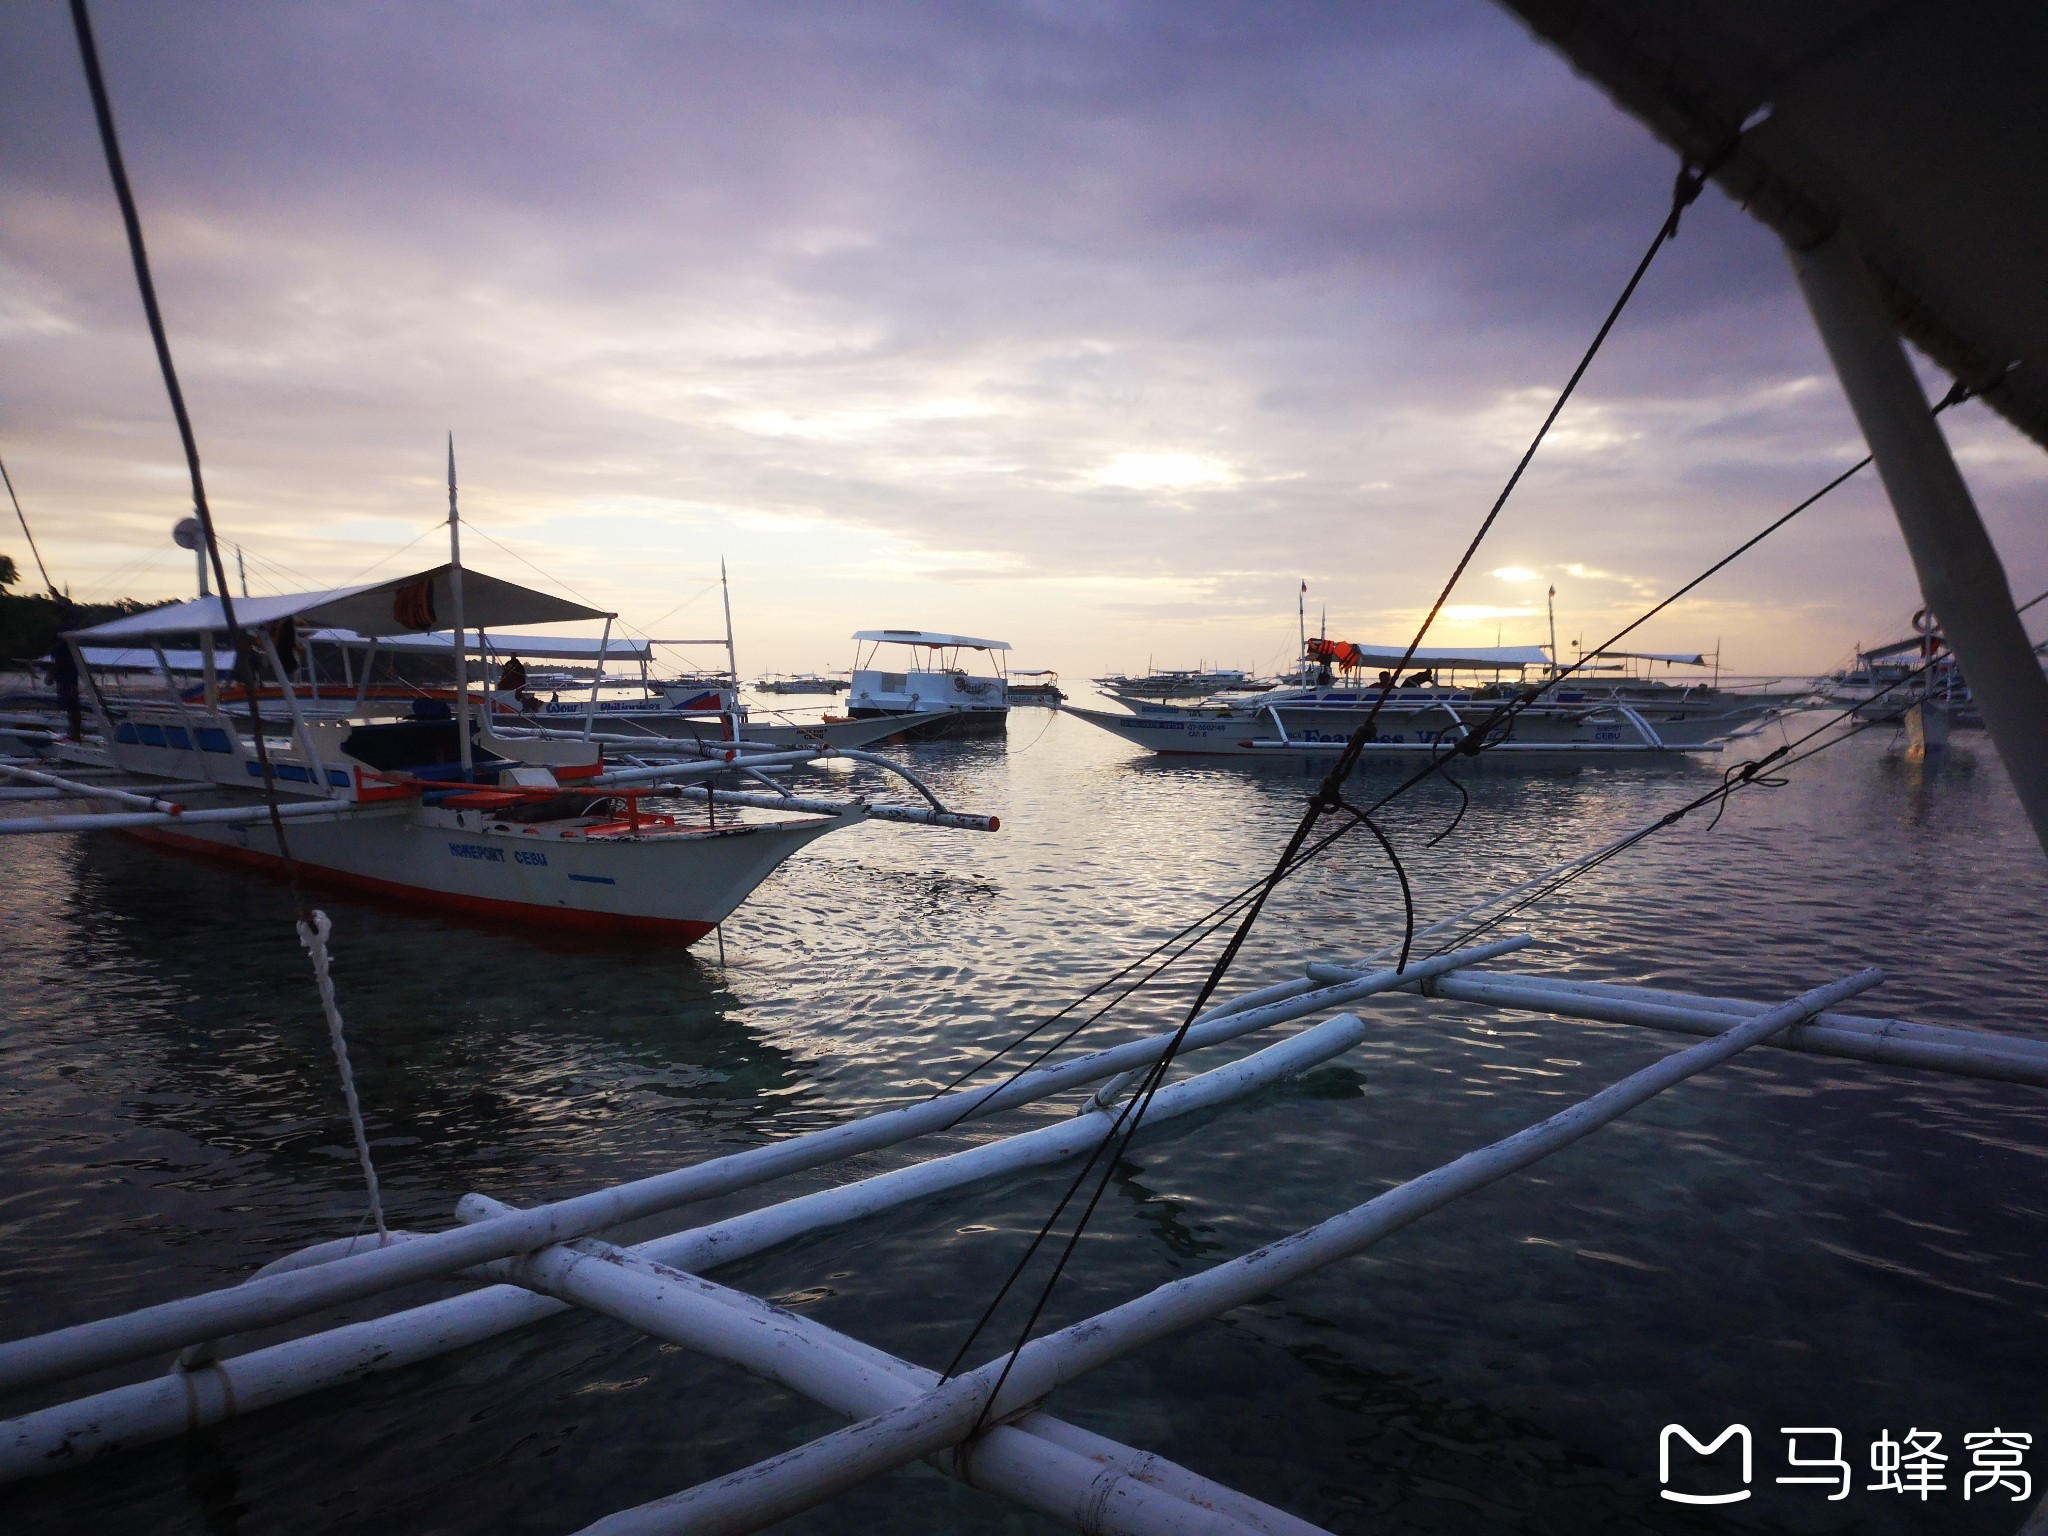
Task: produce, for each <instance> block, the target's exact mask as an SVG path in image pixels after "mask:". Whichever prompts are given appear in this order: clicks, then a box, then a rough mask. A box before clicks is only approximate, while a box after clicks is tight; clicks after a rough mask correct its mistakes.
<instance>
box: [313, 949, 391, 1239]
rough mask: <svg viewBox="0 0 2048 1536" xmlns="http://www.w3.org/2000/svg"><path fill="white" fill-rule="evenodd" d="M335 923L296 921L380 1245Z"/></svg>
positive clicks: (377, 1201)
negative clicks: (337, 970) (340, 992)
mask: <svg viewBox="0 0 2048 1536" xmlns="http://www.w3.org/2000/svg"><path fill="white" fill-rule="evenodd" d="M333 931H334V925H333V924H332V923H330V922H329V921H328V920H327V914H326V913H325V912H315V913H314V914H313V921H312V922H311V923H310V924H308V923H300V924H299V942H300V943H301V944H303V945H305V946H306V953H307V954H309V955H311V956H312V957H313V979H314V980H315V981H317V982H318V983H319V985H320V1006H321V1008H322V1009H323V1010H324V1011H325V1012H326V1014H327V1037H328V1039H330V1040H331V1041H333V1042H334V1065H335V1066H336V1067H337V1068H339V1069H340V1071H341V1096H342V1097H343V1098H344V1099H346V1100H347V1101H348V1123H349V1126H350V1128H351V1129H353V1130H354V1131H355V1134H356V1161H357V1162H359V1163H361V1164H362V1165H363V1182H364V1183H365V1184H367V1185H368V1186H369V1188H370V1215H371V1217H372V1218H373V1219H374V1220H375V1221H376V1223H377V1241H378V1243H379V1245H382V1244H384V1243H387V1242H389V1241H390V1240H391V1234H390V1232H389V1231H388V1230H387V1229H386V1228H385V1225H384V1197H383V1196H382V1195H381V1194H380V1193H378V1190H377V1166H376V1164H374V1163H372V1162H371V1161H370V1136H369V1132H367V1131H365V1130H364V1129H363V1106H362V1105H361V1104H359V1103H358V1102H357V1101H356V1079H355V1074H354V1073H353V1072H351V1071H350V1070H349V1065H348V1042H347V1040H345V1039H344V1038H343V1037H342V1032H341V1005H340V1004H339V1003H337V1002H335V1000H334V975H333V972H332V971H331V970H330V969H329V961H328V957H327V935H328V934H330V933H332V932H333Z"/></svg>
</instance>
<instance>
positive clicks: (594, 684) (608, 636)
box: [583, 614, 612, 741]
mask: <svg viewBox="0 0 2048 1536" xmlns="http://www.w3.org/2000/svg"><path fill="white" fill-rule="evenodd" d="M611 648H612V616H611V615H610V614H606V615H605V619H604V635H603V638H601V639H600V640H599V641H598V642H597V669H596V670H595V671H594V672H592V673H591V674H590V707H589V712H588V713H586V714H585V715H584V717H583V739H584V740H585V741H588V740H590V732H591V729H592V728H593V727H594V726H595V725H596V724H597V690H598V689H599V688H601V687H603V686H604V659H605V656H606V655H607V654H608V653H609V652H610V651H611Z"/></svg>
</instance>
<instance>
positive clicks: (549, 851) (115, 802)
mask: <svg viewBox="0 0 2048 1536" xmlns="http://www.w3.org/2000/svg"><path fill="white" fill-rule="evenodd" d="M465 606H466V607H467V608H468V610H469V612H470V613H472V614H474V615H475V616H476V617H477V618H478V619H480V620H482V621H483V626H484V627H487V628H499V627H506V626H516V625H522V624H539V623H558V622H564V621H571V620H584V619H604V620H606V621H607V622H609V620H610V619H611V617H612V616H611V615H608V614H605V613H603V612H601V611H599V610H597V609H594V608H587V607H584V606H583V605H581V604H578V603H571V602H567V601H565V600H564V599H562V598H558V597H554V596H552V595H550V594H548V593H545V592H540V591H537V590H535V589H533V588H530V587H522V586H519V585H516V584H514V583H512V582H506V581H501V580H498V579H496V578H494V577H490V576H486V575H483V574H482V573H480V572H476V571H470V572H467V573H464V572H462V570H461V568H460V566H459V565H454V564H451V565H444V566H440V567H437V568H435V569H432V570H427V571H421V572H418V573H416V574H414V575H411V576H405V577H401V578H398V579H396V580H392V581H384V582H378V583H376V584H374V585H371V586H362V587H348V588H339V589H336V590H332V591H323V592H303V593H296V594H291V595H286V596H280V597H257V598H243V599H241V600H240V602H239V603H238V604H237V613H236V617H237V619H238V621H239V622H240V624H241V625H242V627H243V629H244V631H245V632H246V633H249V634H253V635H256V636H259V637H260V639H259V647H260V651H261V655H262V659H263V661H264V662H265V663H266V664H267V669H268V672H269V676H270V678H271V679H272V680H273V682H274V683H275V698H276V702H274V703H273V704H272V705H271V708H272V709H273V710H281V712H282V718H266V719H265V720H264V730H263V737H264V739H263V740H262V741H261V742H260V743H259V741H258V740H257V737H256V733H255V732H254V731H253V730H252V729H251V727H250V725H249V714H248V711H247V701H246V700H245V699H241V698H240V697H239V690H231V689H226V688H223V687H222V686H221V679H220V676H219V671H220V668H219V665H218V661H217V659H216V653H215V651H214V649H213V644H214V641H215V639H216V637H218V636H221V635H223V634H224V632H225V629H226V625H225V620H224V617H223V613H222V608H221V604H220V601H219V599H217V598H214V597H211V596H208V597H202V598H198V599H195V600H193V601H191V602H186V603H180V604H176V605H173V606H171V607H167V608H157V609H152V610H150V611H148V612H146V613H140V614H134V615H131V616H129V617H126V618H122V619H116V620H114V621H112V622H110V623H107V624H102V625H98V626H96V627H94V628H91V629H86V630H80V631H77V632H74V633H72V634H71V635H69V636H67V637H66V640H67V643H68V644H70V645H71V646H72V647H73V649H74V654H78V653H81V652H85V651H88V650H91V649H96V648H100V647H110V646H113V647H123V648H128V649H146V650H149V651H151V652H153V653H155V654H156V655H157V656H158V660H159V663H160V668H161V670H162V672H163V673H164V674H165V675H169V674H170V673H171V663H170V661H169V659H168V656H167V655H166V654H165V647H167V646H168V645H170V644H172V643H178V644H180V645H181V646H185V645H189V642H190V640H191V638H192V637H193V636H198V637H199V639H200V645H199V651H200V654H201V657H202V668H203V671H204V677H205V680H204V683H203V685H202V692H201V695H200V697H198V698H187V697H185V696H184V694H183V692H182V691H180V690H177V689H175V688H173V689H168V690H165V691H164V692H163V694H162V695H161V696H158V697H147V696H139V695H133V694H131V695H127V696H116V695H112V694H109V693H106V692H103V691H101V690H100V689H99V688H98V687H97V686H96V685H95V686H93V687H92V688H91V699H90V702H91V707H92V712H93V714H94V716H95V717H96V719H97V721H98V724H99V739H98V741H97V742H76V743H73V742H67V741H64V740H61V739H59V738H57V737H56V736H55V734H54V732H51V733H44V735H43V736H42V737H41V739H40V742H39V745H40V746H41V748H42V751H43V753H44V755H45V757H46V758H47V759H48V762H47V763H46V764H45V765H42V766H35V767H31V766H28V765H26V764H22V763H19V762H16V763H12V764H0V778H6V779H9V780H11V781H12V782H13V783H14V784H15V785H16V786H17V787H18V788H22V789H28V790H42V791H48V792H54V793H52V794H51V796H50V798H52V799H60V800H61V799H63V798H77V799H80V800H84V801H87V802H91V803H93V804H95V805H97V806H100V807H104V808H103V809H98V810H94V811H91V812H88V813H85V814H79V815H56V816H49V817H30V818H23V819H16V820H10V821H4V822H0V832H36V831H49V832H62V831H95V830H121V831H126V832H130V833H133V834H134V835H135V836H138V837H141V838H144V839H147V840H150V841H153V842H157V843H162V844H166V845H169V846H173V847H177V848H182V849H186V850H188V851H191V852H194V853H203V854H207V855H211V856H214V857H219V858H225V859H231V860H235V861H238V862H243V863H252V864H257V865H261V866H266V867H278V866H281V865H282V863H283V861H284V856H283V851H282V850H281V848H280V846H279V836H278V829H279V828H280V827H282V828H283V829H284V831H285V840H286V841H287V842H288V843H289V849H290V857H291V859H293V860H294V861H296V862H297V863H299V864H300V865H302V866H304V867H306V868H309V869H311V870H314V871H317V872H318V873H319V874H320V875H321V876H323V877H325V878H326V879H328V880H330V881H335V882H338V883H341V884H345V885H348V886H352V887H355V888H358V889H363V890H368V891H373V892H376V893H380V894H383V895H387V896H395V897H400V898H404V899H407V900H412V901H419V902H426V903H430V904H432V905H436V906H441V907H447V908H453V909H457V910H460V911H465V912H470V913H476V914H481V915H485V916H489V917H494V918H507V919H514V920H523V921H533V922H544V923H547V924H550V925H554V926H558V927H564V926H566V927H573V928H580V929H589V930H601V931H606V932H617V933H652V934H660V935H663V936H666V937H671V938H677V939H680V940H681V941H682V942H684V943H686V944H687V943H689V942H692V941H693V940H695V939H698V938H701V937H702V936H704V935H705V934H707V933H709V932H710V931H711V930H712V929H713V928H715V927H716V926H717V924H718V923H719V922H721V921H722V920H723V919H724V918H725V917H726V916H727V915H728V914H729V913H731V912H732V911H733V909H734V908H735V907H737V906H738V905H739V904H740V903H741V902H742V901H744V900H745V899H746V898H747V896H748V895H749V894H750V893H751V892H752V891H753V890H754V888H755V887H756V886H757V885H759V884H760V883H761V881H762V880H764V879H766V878H767V877H768V875H769V874H770V873H771V872H772V871H773V870H774V869H775V867H776V866H777V865H779V864H780V863H781V862H782V861H783V860H784V859H786V858H788V857H789V856H790V855H791V854H793V853H795V852H796V851H797V850H798V849H800V848H802V847H803V846H804V845H805V844H807V843H809V842H811V841H813V840H814V839H816V838H819V837H822V836H824V835H825V834H826V833H828V832H832V831H836V830H838V829H839V828H841V827H845V826H850V825H853V824H854V823H856V822H858V821H860V820H862V819H864V818H867V817H874V818H877V819H884V820H896V821H907V822H911V823H916V824H923V825H936V826H947V827H957V828H970V829H979V830H994V829H995V827H996V825H997V823H996V821H995V819H994V818H993V817H978V816H961V815H955V814H954V813H952V812H950V811H947V810H946V809H945V808H944V807H943V806H941V805H939V804H938V802H937V800H936V798H935V797H933V796H931V795H930V793H929V791H927V790H924V787H923V786H922V784H920V783H918V781H917V780H916V779H914V778H912V777H911V776H910V775H908V774H907V773H905V772H904V771H903V770H901V769H899V768H896V767H895V766H894V765H893V764H889V763H887V762H886V761H885V760H883V759H880V758H874V757H871V756H869V755H868V754H865V753H851V754H847V753H844V752H842V751H841V750H840V749H837V748H834V747H831V746H829V745H825V744H823V743H817V742H801V743H794V744H791V745H789V746H779V745H778V744H776V743H773V742H759V741H750V740H746V739H742V738H737V737H734V736H733V735H731V734H730V733H728V734H726V735H724V736H714V737H713V738H712V739H710V740H708V741H706V742H703V743H697V742H689V741H684V740H667V739H660V740H657V739H651V738H650V739H642V738H622V737H617V736H612V735H610V734H607V735H606V736H605V737H604V738H603V739H592V738H593V737H595V735H596V733H595V732H593V731H592V730H591V717H590V716H589V715H587V714H586V715H584V716H582V717H581V720H580V726H581V728H580V730H553V729H550V728H549V727H548V726H547V724H546V723H545V722H544V721H536V720H530V719H526V718H524V717H517V716H515V717H513V718H514V719H515V720H516V721H517V724H516V726H515V725H514V724H513V723H512V721H508V720H507V717H506V715H505V714H504V713H502V712H500V713H495V714H490V713H486V714H485V715H484V718H483V719H482V720H480V721H479V722H478V723H477V726H476V728H475V729H474V730H472V729H471V728H470V727H471V721H470V718H469V716H470V714H471V705H472V704H473V703H479V704H480V703H481V701H476V700H473V699H472V696H471V694H470V691H469V689H468V686H467V679H466V676H462V675H461V674H465V673H466V671H467V666H466V661H464V660H458V663H457V671H458V693H457V698H456V700H455V706H454V708H453V709H450V707H449V706H448V704H447V703H446V702H444V701H441V700H436V699H422V700H417V701H415V702H416V706H417V717H416V718H411V719H403V720H389V719H384V720H375V719H356V718H332V717H322V716H318V715H315V714H313V713H312V712H310V711H309V710H308V709H307V708H306V707H305V703H306V701H304V700H302V697H301V695H302V689H301V687H299V686H297V685H295V680H294V678H293V676H292V668H291V667H290V666H289V664H288V663H287V662H286V661H285V660H284V659H283V658H282V657H281V655H280V651H279V646H278V639H279V637H280V634H281V633H282V632H283V631H284V627H285V626H301V625H303V626H308V627H315V628H317V627H319V626H333V627H340V628H345V629H347V630H348V631H349V632H351V633H353V634H356V635H362V636H372V637H378V636H395V637H411V636H414V635H417V634H421V633H432V632H433V631H434V629H435V626H436V618H435V616H436V615H437V614H441V613H450V612H454V613H457V614H460V613H461V612H462V610H463V608H464V607H465ZM447 649H450V650H452V649H453V641H452V637H451V638H450V641H449V644H448V647H447ZM464 649H465V651H466V650H467V647H465V648H464ZM251 659H252V661H253V660H254V659H255V658H254V657H252V658H251ZM81 671H82V672H84V669H83V668H82V669H81ZM84 675H85V676H86V677H87V678H88V680H90V678H91V674H90V672H84ZM271 691H272V690H271V689H270V688H269V687H265V688H263V689H261V690H260V691H259V697H258V700H257V707H258V709H259V710H261V709H262V708H263V702H264V701H263V697H262V695H263V694H268V693H270V692H271ZM24 734H26V735H28V736H31V737H32V736H33V733H19V732H18V733H17V735H24ZM622 741H624V742H630V744H631V745H632V746H633V748H634V749H635V755H634V756H633V757H632V758H631V759H629V760H628V761H627V762H625V763H624V764H620V763H613V762H608V761H607V759H606V752H607V749H608V748H614V749H615V748H616V745H617V744H618V743H620V742H622ZM833 755H841V756H848V755H850V756H851V757H852V758H853V760H856V761H858V762H861V763H864V764H868V765H871V766H876V767H879V768H881V769H883V770H884V771H890V772H895V773H898V774H900V775H902V776H903V777H905V778H907V779H910V782H911V783H913V784H914V785H916V786H917V788H918V789H919V791H920V792H921V793H923V794H924V796H925V798H926V800H927V801H928V802H929V804H928V805H926V806H924V807H921V808H916V809H909V808H904V807H897V806H886V805H873V804H869V803H868V802H866V801H864V800H837V801H829V800H827V801H821V800H814V799H808V798H803V797H799V796H796V795H794V794H792V793H790V792H788V791H786V790H782V789H780V788H779V787H777V788H776V789H775V792H774V793H761V792H759V791H758V790H755V789H750V790H745V791H733V790H721V789H719V788H717V787H716V785H715V781H716V780H718V779H720V778H722V777H726V776H728V775H734V774H739V775H748V776H751V777H753V778H755V779H756V780H758V779H760V778H761V775H762V770H764V769H771V768H772V769H786V768H789V767H793V766H798V765H801V764H803V763H805V762H809V761H812V760H814V759H816V758H818V757H820V756H833ZM47 768H61V769H64V770H68V771H67V772H51V771H46V769H47ZM266 770H267V772H266ZM81 775H82V776H81ZM266 783H268V784H269V785H272V786H274V787H275V789H276V791H277V794H278V795H279V797H280V798H281V799H282V800H284V802H285V803H283V804H281V805H280V806H279V807H278V808H277V812H276V819H275V821H273V818H272V813H271V811H270V810H269V809H268V808H267V806H266V805H265V803H264V791H265V787H266ZM650 799H653V800H656V801H657V802H660V801H674V800H678V799H681V800H686V801H691V802H694V804H692V805H690V806H684V807H677V806H674V805H667V806H661V805H657V806H650V805H649V804H648V803H647V802H648V801H649V800H650ZM695 804H702V805H703V808H704V809H703V811H702V813H701V814H700V813H698V812H697V811H696V810H695ZM763 810H769V811H774V812H780V813H782V814H775V815H762V814H760V813H761V812H762V811H763ZM721 811H722V812H723V813H724V814H723V815H721V814H720V813H721Z"/></svg>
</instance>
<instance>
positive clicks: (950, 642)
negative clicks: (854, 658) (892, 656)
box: [853, 629, 1010, 651]
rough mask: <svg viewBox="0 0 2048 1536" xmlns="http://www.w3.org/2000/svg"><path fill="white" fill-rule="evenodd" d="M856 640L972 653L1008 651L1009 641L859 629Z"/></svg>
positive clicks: (921, 632) (928, 632)
mask: <svg viewBox="0 0 2048 1536" xmlns="http://www.w3.org/2000/svg"><path fill="white" fill-rule="evenodd" d="M853 638H854V639H856V640H874V641H886V642H888V643H889V644H892V645H932V646H943V647H946V648H948V649H950V648H951V647H953V646H956V645H957V646H961V647H964V648H965V649H967V650H970V651H1007V650H1008V649H1009V648H1010V642H1009V641H1007V640H977V639H975V638H974V637H973V636H972V635H941V634H936V633H934V632H932V631H931V630H926V629H857V630H855V631H854V632H853Z"/></svg>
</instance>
